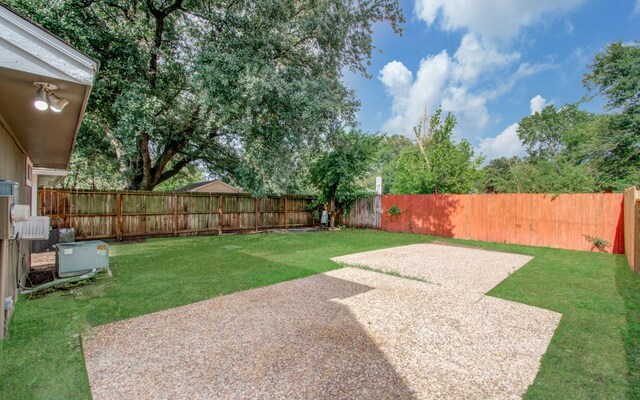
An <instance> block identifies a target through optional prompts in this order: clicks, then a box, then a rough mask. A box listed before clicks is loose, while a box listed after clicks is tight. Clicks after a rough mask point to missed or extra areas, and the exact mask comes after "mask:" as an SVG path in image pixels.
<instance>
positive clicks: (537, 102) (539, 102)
mask: <svg viewBox="0 0 640 400" xmlns="http://www.w3.org/2000/svg"><path fill="white" fill-rule="evenodd" d="M546 103H547V100H546V99H545V98H543V97H542V96H540V95H537V96H536V97H534V98H532V99H531V100H530V101H529V106H530V108H531V115H533V114H535V113H539V112H541V111H542V109H543V108H544V107H545V105H546Z"/></svg>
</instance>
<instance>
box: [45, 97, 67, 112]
mask: <svg viewBox="0 0 640 400" xmlns="http://www.w3.org/2000/svg"><path fill="white" fill-rule="evenodd" d="M47 100H48V101H49V107H51V111H53V112H60V111H62V110H63V109H64V108H65V107H66V106H67V104H69V101H68V100H67V99H61V98H60V97H58V96H57V95H56V94H55V93H49V94H48V95H47Z"/></svg>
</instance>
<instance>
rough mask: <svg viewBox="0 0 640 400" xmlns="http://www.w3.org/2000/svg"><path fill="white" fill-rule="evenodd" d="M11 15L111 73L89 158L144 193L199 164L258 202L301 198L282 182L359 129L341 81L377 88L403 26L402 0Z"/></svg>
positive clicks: (90, 121) (64, 8) (279, 0)
mask: <svg viewBox="0 0 640 400" xmlns="http://www.w3.org/2000/svg"><path fill="white" fill-rule="evenodd" d="M9 4H10V5H11V6H12V7H14V8H15V9H16V10H18V11H19V12H22V13H24V14H26V15H27V16H29V17H30V18H32V19H34V20H35V21H36V22H38V23H40V24H41V25H43V26H44V27H45V28H46V29H48V30H50V31H52V32H53V33H55V34H57V35H58V36H60V37H62V38H63V39H65V40H67V41H69V42H70V43H71V44H72V45H74V46H76V47H78V48H79V49H80V50H82V51H84V52H86V53H87V54H89V55H90V56H92V57H94V58H96V59H97V60H99V61H100V63H101V68H100V72H99V74H98V77H97V80H96V82H95V86H94V89H93V92H92V95H91V97H90V99H89V104H88V107H87V113H86V122H87V123H85V124H83V125H82V127H81V130H80V133H79V140H78V147H79V152H78V154H79V155H80V156H81V157H85V158H88V159H89V160H92V159H101V162H103V163H110V164H111V165H113V167H111V168H108V169H105V171H117V174H119V175H120V177H121V178H122V180H124V181H126V182H127V186H128V187H130V188H132V189H153V188H155V187H156V186H157V185H159V184H161V183H162V182H165V181H167V180H169V179H171V178H172V177H175V176H176V175H178V174H179V173H180V171H182V170H183V168H185V167H186V166H188V165H193V164H197V165H204V166H205V167H206V168H207V169H208V170H209V172H210V174H212V175H217V176H221V177H228V178H230V179H235V178H238V179H240V180H242V181H243V182H242V183H243V186H245V187H246V188H247V189H250V190H252V191H255V192H260V191H261V190H262V191H270V192H282V191H284V190H291V186H292V185H288V183H287V181H286V180H285V182H282V181H280V180H278V179H272V180H270V179H269V177H271V176H274V175H276V174H278V173H280V172H282V170H281V169H279V168H280V167H282V166H283V165H289V167H290V168H289V169H288V170H290V171H292V170H295V169H296V166H297V165H298V164H299V157H298V155H299V154H300V152H302V151H305V150H306V151H309V150H308V149H310V148H318V147H319V146H320V144H321V143H322V141H323V140H326V138H327V137H328V136H329V133H330V132H331V131H334V130H335V129H336V128H338V127H341V126H345V125H349V124H352V123H353V121H354V113H355V111H356V109H357V107H358V104H357V102H356V101H355V96H354V94H353V92H352V91H350V90H348V89H347V88H346V87H345V86H344V85H343V83H342V82H341V76H342V71H343V70H352V71H355V72H358V73H361V74H365V75H366V67H367V66H368V65H369V58H370V56H371V52H372V50H373V48H374V47H373V44H372V27H373V25H374V24H375V23H378V22H388V23H389V24H390V25H391V27H392V29H393V30H394V31H395V32H400V29H399V24H400V23H402V22H403V16H402V12H401V10H400V7H399V4H398V2H397V0H350V1H343V0H302V1H297V0H296V1H293V0H255V1H236V0H222V1H215V2H214V1H210V0H110V1H105V0H86V1H85V0H83V1H78V0H56V1H50V0H10V1H9ZM81 146H82V148H80V147H81ZM285 169H286V168H285ZM249 176H256V177H258V179H248V178H247V177H249ZM289 177H291V175H289ZM116 180H117V179H116ZM293 186H295V184H294V185H293ZM265 187H266V190H265Z"/></svg>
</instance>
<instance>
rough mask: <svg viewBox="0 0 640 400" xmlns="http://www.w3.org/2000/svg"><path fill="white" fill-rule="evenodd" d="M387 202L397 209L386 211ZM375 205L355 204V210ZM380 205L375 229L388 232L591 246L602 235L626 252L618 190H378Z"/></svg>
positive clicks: (612, 247)
mask: <svg viewBox="0 0 640 400" xmlns="http://www.w3.org/2000/svg"><path fill="white" fill-rule="evenodd" d="M391 206H396V207H398V208H399V209H400V215H390V214H389V208H391ZM375 209H376V208H375V207H374V208H371V207H369V208H364V207H363V204H362V203H359V204H356V205H355V206H354V210H356V211H355V212H356V214H358V213H360V214H361V213H365V214H366V213H367V212H368V211H367V210H371V212H373V210H375ZM379 209H380V212H381V213H382V215H381V223H380V229H382V230H384V231H389V232H412V233H420V234H426V235H434V236H444V237H454V238H461V239H473V240H485V241H492V242H503V243H514V244H525V245H531V246H546V247H556V248H564V249H574V250H594V249H596V246H594V241H596V240H598V239H601V240H604V241H606V243H607V246H606V250H607V251H608V252H610V253H619V254H622V253H624V252H625V251H624V250H625V243H624V242H625V240H624V229H623V225H624V224H623V215H624V213H623V195H622V194H621V193H588V194H582V193H580V194H560V195H550V194H477V195H472V194H464V195H383V196H382V205H381V207H380V208H379ZM363 210H364V211H363ZM355 220H357V221H363V220H364V221H366V220H374V221H375V217H372V216H366V217H364V218H362V217H359V218H356V219H355ZM374 225H375V224H372V225H370V226H371V227H375V226H374ZM600 243H603V242H600Z"/></svg>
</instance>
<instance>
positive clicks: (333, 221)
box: [329, 195, 336, 228]
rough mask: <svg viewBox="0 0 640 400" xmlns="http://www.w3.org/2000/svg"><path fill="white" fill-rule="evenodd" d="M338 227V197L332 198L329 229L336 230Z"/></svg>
mask: <svg viewBox="0 0 640 400" xmlns="http://www.w3.org/2000/svg"><path fill="white" fill-rule="evenodd" d="M335 226H336V196H335V195H333V196H331V206H330V209H329V227H330V228H335Z"/></svg>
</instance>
